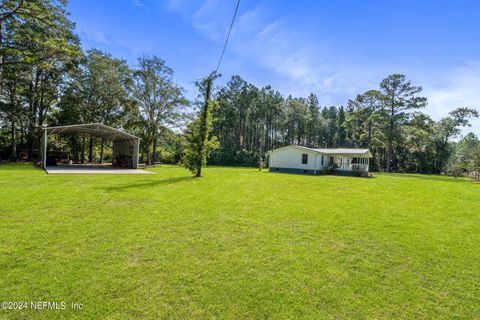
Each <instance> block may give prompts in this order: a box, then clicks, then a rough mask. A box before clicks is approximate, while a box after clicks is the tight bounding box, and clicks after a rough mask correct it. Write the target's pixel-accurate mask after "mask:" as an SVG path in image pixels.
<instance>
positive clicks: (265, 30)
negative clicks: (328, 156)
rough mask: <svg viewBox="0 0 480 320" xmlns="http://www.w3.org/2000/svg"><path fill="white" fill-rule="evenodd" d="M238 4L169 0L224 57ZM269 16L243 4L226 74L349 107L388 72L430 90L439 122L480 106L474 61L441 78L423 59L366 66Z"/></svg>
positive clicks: (479, 67) (479, 129)
mask: <svg viewBox="0 0 480 320" xmlns="http://www.w3.org/2000/svg"><path fill="white" fill-rule="evenodd" d="M233 5H234V1H220V0H206V1H204V2H203V3H200V4H199V3H198V2H196V3H195V4H194V5H193V4H192V3H191V2H188V1H182V0H169V8H170V9H171V10H175V11H176V12H177V13H179V14H181V15H182V16H183V17H185V18H187V19H191V23H192V25H193V26H194V27H195V28H196V29H197V30H198V31H199V32H200V33H202V34H204V35H205V36H206V37H207V38H208V39H210V40H212V41H213V42H215V43H216V44H218V46H219V53H220V49H221V47H222V45H223V41H224V40H225V36H226V32H227V28H228V26H229V25H230V19H231V14H232V13H233V12H232V10H233ZM269 14H270V13H269V9H268V8H267V7H264V6H262V4H258V5H257V6H256V7H254V8H249V9H248V10H247V9H246V8H244V7H242V5H240V10H239V15H238V16H237V21H236V23H235V25H234V29H233V32H232V35H231V38H230V43H229V47H228V48H227V52H226V55H225V57H224V62H223V67H221V69H222V70H221V72H222V73H224V74H226V75H228V73H231V74H240V75H241V76H246V75H247V74H248V78H247V79H246V80H248V81H249V82H253V83H254V84H256V85H259V86H262V85H266V84H271V85H272V86H273V88H275V89H277V90H279V91H280V92H282V93H283V94H292V95H295V96H306V95H308V94H309V93H311V92H313V93H315V94H317V96H318V97H319V100H320V101H321V103H322V104H323V105H329V104H336V105H345V104H346V103H347V101H348V99H349V98H354V97H355V96H356V95H357V94H359V93H362V92H364V91H366V90H369V89H372V88H377V87H378V84H379V83H380V81H381V80H382V79H383V78H385V77H386V76H387V75H388V74H391V73H396V72H399V73H404V74H406V76H407V78H408V79H412V80H413V83H414V85H422V86H423V87H424V91H423V95H424V96H426V97H427V98H428V99H429V105H428V106H427V108H426V110H425V111H426V112H427V113H429V114H430V115H431V116H432V117H433V118H434V119H435V120H438V119H440V118H441V117H444V116H446V115H447V114H448V112H450V111H451V110H453V109H455V108H457V107H471V108H477V109H478V108H480V62H468V63H466V64H465V65H464V66H462V67H458V68H457V69H454V70H449V69H447V68H446V69H444V70H436V71H435V74H433V73H432V72H429V71H428V68H426V67H425V68H422V64H421V61H413V60H412V61H411V63H410V64H409V65H403V66H402V65H396V64H392V63H389V65H385V64H383V65H382V64H377V63H376V61H372V62H368V63H362V62H359V61H355V60H354V56H353V57H352V56H347V57H344V56H341V55H339V54H338V52H337V50H336V48H335V47H334V46H333V45H330V44H329V43H325V42H322V41H321V39H318V38H313V37H312V36H311V35H309V34H308V33H307V32H304V31H303V32H298V30H297V31H296V30H295V26H292V25H291V24H290V25H288V24H287V23H286V22H285V21H283V20H282V19H281V18H280V19H279V18H278V17H275V18H272V17H270V16H269ZM252 65H253V68H252ZM228 67H230V68H228ZM251 70H255V72H252V71H251ZM262 70H264V71H265V74H266V75H265V76H263V75H262V74H261V73H262ZM262 76H263V79H262ZM472 123H473V126H472V127H471V128H467V129H466V130H464V132H469V131H474V132H476V133H477V134H480V120H478V119H474V120H473V121H472Z"/></svg>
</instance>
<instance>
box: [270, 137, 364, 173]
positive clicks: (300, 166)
mask: <svg viewBox="0 0 480 320" xmlns="http://www.w3.org/2000/svg"><path fill="white" fill-rule="evenodd" d="M371 157H372V154H371V153H370V150H368V149H313V148H307V147H302V146H297V145H290V146H287V147H283V148H279V149H275V150H273V151H270V153H269V161H268V163H269V169H270V171H271V172H291V173H306V174H323V173H326V172H328V170H329V169H332V170H334V172H335V173H336V174H341V175H352V176H368V169H369V162H370V158H371Z"/></svg>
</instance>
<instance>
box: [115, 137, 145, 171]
mask: <svg viewBox="0 0 480 320" xmlns="http://www.w3.org/2000/svg"><path fill="white" fill-rule="evenodd" d="M138 149H139V140H138V139H136V140H122V141H114V142H113V157H114V158H115V157H118V156H120V155H125V156H131V157H132V168H134V169H137V168H138Z"/></svg>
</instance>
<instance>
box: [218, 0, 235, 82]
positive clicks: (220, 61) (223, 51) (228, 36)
mask: <svg viewBox="0 0 480 320" xmlns="http://www.w3.org/2000/svg"><path fill="white" fill-rule="evenodd" d="M239 5H240V0H238V1H237V6H236V7H235V12H234V13H233V18H232V23H230V29H229V30H228V35H227V39H226V40H225V45H224V46H223V50H222V55H221V56H220V60H218V64H217V69H215V73H217V72H218V69H219V68H220V64H221V63H222V59H223V55H224V54H225V49H227V44H228V39H230V33H232V28H233V23H234V22H235V17H236V16H237V11H238V6H239Z"/></svg>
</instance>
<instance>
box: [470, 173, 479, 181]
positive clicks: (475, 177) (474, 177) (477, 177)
mask: <svg viewBox="0 0 480 320" xmlns="http://www.w3.org/2000/svg"><path fill="white" fill-rule="evenodd" d="M467 177H469V178H471V179H474V180H480V171H472V172H469V173H467Z"/></svg>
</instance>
